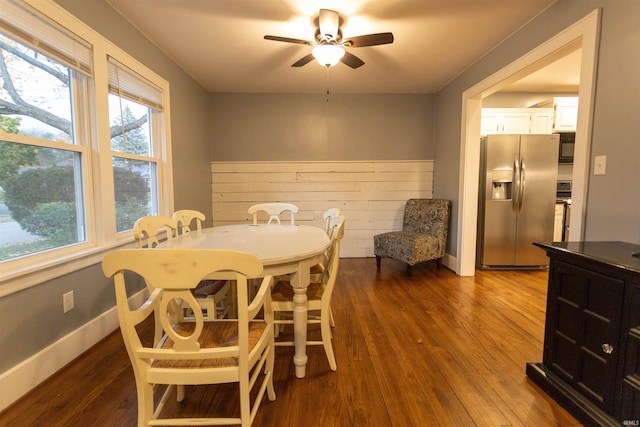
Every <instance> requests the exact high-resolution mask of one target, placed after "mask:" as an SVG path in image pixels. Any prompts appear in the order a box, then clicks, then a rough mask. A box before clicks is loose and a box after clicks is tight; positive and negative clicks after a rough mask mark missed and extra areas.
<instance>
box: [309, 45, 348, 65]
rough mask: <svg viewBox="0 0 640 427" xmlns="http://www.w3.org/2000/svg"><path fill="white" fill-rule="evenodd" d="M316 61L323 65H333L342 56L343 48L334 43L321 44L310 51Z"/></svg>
mask: <svg viewBox="0 0 640 427" xmlns="http://www.w3.org/2000/svg"><path fill="white" fill-rule="evenodd" d="M311 53H312V54H313V57H314V58H316V61H318V62H319V63H320V65H322V66H324V67H333V66H334V65H336V64H337V63H338V62H339V61H340V59H342V57H343V56H344V48H343V47H342V46H340V45H335V44H321V45H319V46H316V47H314V48H313V51H311Z"/></svg>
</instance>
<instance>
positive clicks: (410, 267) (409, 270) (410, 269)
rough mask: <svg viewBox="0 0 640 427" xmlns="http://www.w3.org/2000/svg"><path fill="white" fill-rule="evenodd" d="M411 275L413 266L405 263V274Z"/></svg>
mask: <svg viewBox="0 0 640 427" xmlns="http://www.w3.org/2000/svg"><path fill="white" fill-rule="evenodd" d="M412 275H413V266H412V265H411V264H407V276H412Z"/></svg>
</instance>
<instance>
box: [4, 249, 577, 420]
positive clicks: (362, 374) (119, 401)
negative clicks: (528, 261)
mask: <svg viewBox="0 0 640 427" xmlns="http://www.w3.org/2000/svg"><path fill="white" fill-rule="evenodd" d="M404 272H405V267H404V265H403V264H401V263H399V262H396V261H393V260H389V259H383V260H382V269H381V271H380V272H379V273H378V272H377V271H376V267H375V259H373V258H366V259H365V258H358V259H342V260H341V262H340V271H339V275H338V283H337V286H336V291H335V293H334V300H333V301H334V302H333V304H332V307H333V311H334V317H335V320H336V324H337V326H336V328H335V329H334V347H335V353H336V359H337V363H338V370H337V371H336V372H332V371H331V370H330V369H329V365H328V363H327V360H326V358H325V355H324V352H323V349H322V347H321V346H313V347H309V348H308V356H309V364H308V366H307V376H306V378H304V379H297V378H295V375H294V368H293V361H292V357H293V348H291V347H278V348H277V349H276V368H275V388H276V394H277V399H276V400H275V401H274V402H270V401H268V400H267V399H266V398H265V400H264V401H263V403H262V406H261V408H260V410H259V412H258V415H257V417H256V420H255V422H254V424H253V425H254V426H276V425H277V426H336V427H337V426H345V427H347V426H348V427H351V426H380V427H384V426H396V427H404V426H536V427H539V426H571V425H579V423H578V422H577V421H576V420H575V419H574V418H573V417H571V416H570V415H569V414H568V413H567V412H566V411H565V410H564V409H562V408H561V407H560V406H558V405H557V404H556V403H555V402H554V401H553V400H551V399H550V398H549V397H548V396H547V395H546V394H545V393H544V392H543V391H541V390H540V389H539V388H538V387H537V386H535V385H534V384H533V383H532V382H530V381H528V380H527V377H526V375H525V364H526V363H527V362H531V361H541V359H542V342H543V333H544V316H545V302H546V281H547V272H546V271H502V272H483V271H478V272H477V275H476V276H475V277H459V276H456V275H455V274H454V273H453V272H451V271H450V270H448V269H446V268H442V269H440V270H436V267H435V263H427V264H424V265H419V266H416V267H415V268H414V271H413V276H412V277H407V276H405V274H404ZM145 329H146V331H145V333H148V334H149V336H150V335H151V332H152V331H151V325H146V328H145ZM310 334H313V335H316V334H317V335H319V330H315V329H312V330H310ZM236 393H237V390H236V387H235V386H231V385H223V386H206V387H197V388H196V387H189V388H188V389H187V398H186V399H185V401H184V402H182V403H181V404H178V403H176V402H175V401H173V402H172V403H170V404H168V405H167V407H166V408H165V409H164V411H175V413H177V414H179V415H180V416H188V415H193V414H196V413H198V411H208V412H210V413H221V412H222V411H226V413H227V414H229V411H231V412H234V411H237V410H238V408H237V404H236V403H235V402H236V399H235V395H236ZM136 412H137V409H136V389H135V384H134V378H133V371H132V370H131V368H130V364H129V359H128V357H127V354H126V351H125V349H124V345H123V343H122V339H121V337H120V333H119V331H115V332H114V333H113V334H111V335H110V336H108V337H107V338H105V339H104V340H103V341H101V342H100V343H99V344H97V345H96V346H94V347H93V348H92V349H90V350H89V351H87V352H86V353H85V354H83V355H81V356H80V357H79V358H78V359H76V360H75V361H74V362H73V363H71V364H70V365H68V366H67V367H65V368H64V369H63V370H61V371H60V372H58V373H57V374H55V375H54V376H52V377H51V378H50V379H49V380H47V381H46V382H44V383H43V384H41V385H40V386H39V387H37V388H36V389H34V390H33V391H31V392H30V393H29V394H28V395H27V396H25V397H24V398H22V399H21V400H19V401H18V402H16V403H15V404H14V405H12V406H11V407H9V408H7V409H6V410H5V411H3V412H2V413H0V425H3V426H134V425H136V421H137V413H136Z"/></svg>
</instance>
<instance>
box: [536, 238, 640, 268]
mask: <svg viewBox="0 0 640 427" xmlns="http://www.w3.org/2000/svg"><path fill="white" fill-rule="evenodd" d="M534 245H536V246H538V247H540V248H542V249H544V250H546V251H547V252H555V253H560V254H562V253H564V254H573V255H578V256H580V257H583V258H586V259H589V260H592V261H596V262H600V263H603V264H606V265H612V266H615V267H618V268H621V269H624V270H629V271H633V272H636V273H640V258H638V257H637V256H632V254H634V253H640V245H637V244H633V243H627V242H553V243H551V242H535V243H534Z"/></svg>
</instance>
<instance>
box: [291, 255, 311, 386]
mask: <svg viewBox="0 0 640 427" xmlns="http://www.w3.org/2000/svg"><path fill="white" fill-rule="evenodd" d="M309 279H310V277H309V266H308V265H307V264H306V263H301V265H300V266H299V268H298V272H297V274H294V275H293V276H292V278H291V284H292V285H293V292H294V295H293V337H294V342H295V354H294V356H293V364H294V365H295V367H296V377H297V378H304V375H305V371H306V368H307V314H308V307H307V287H308V286H309Z"/></svg>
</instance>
